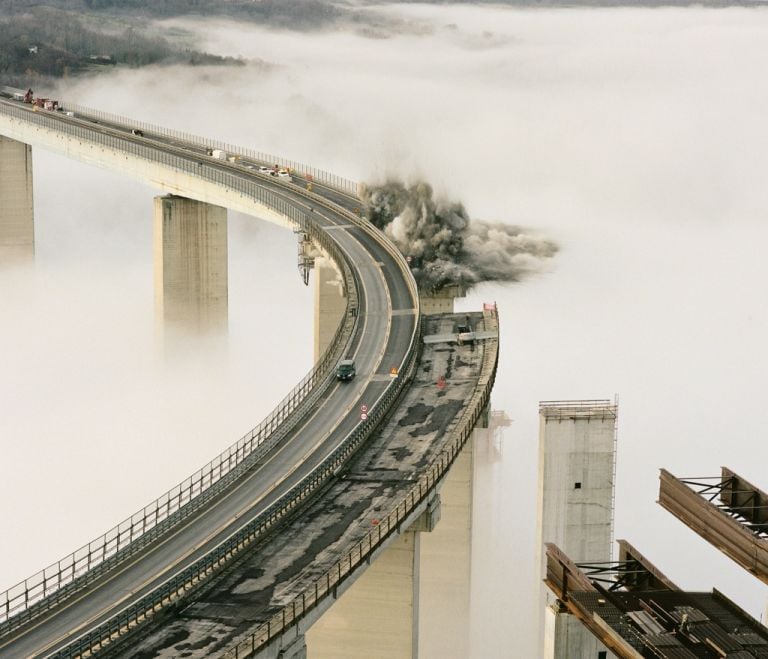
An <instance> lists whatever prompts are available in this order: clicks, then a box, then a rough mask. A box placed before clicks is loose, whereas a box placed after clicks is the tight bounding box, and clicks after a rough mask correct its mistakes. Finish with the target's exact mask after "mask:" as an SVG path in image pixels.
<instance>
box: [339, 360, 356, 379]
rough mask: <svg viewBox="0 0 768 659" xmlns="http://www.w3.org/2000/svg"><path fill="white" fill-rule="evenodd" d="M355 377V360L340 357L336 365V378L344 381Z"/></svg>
mask: <svg viewBox="0 0 768 659" xmlns="http://www.w3.org/2000/svg"><path fill="white" fill-rule="evenodd" d="M354 377H355V360H354V359H342V360H341V361H340V362H339V365H338V366H337V367H336V379H337V380H341V381H342V382H346V381H347V380H351V379H352V378H354Z"/></svg>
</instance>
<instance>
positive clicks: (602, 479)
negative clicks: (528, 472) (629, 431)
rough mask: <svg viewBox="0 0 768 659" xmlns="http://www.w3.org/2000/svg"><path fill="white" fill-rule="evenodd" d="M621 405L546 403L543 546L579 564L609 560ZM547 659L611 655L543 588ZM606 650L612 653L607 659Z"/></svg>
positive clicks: (542, 419) (542, 411)
mask: <svg viewBox="0 0 768 659" xmlns="http://www.w3.org/2000/svg"><path fill="white" fill-rule="evenodd" d="M616 418H617V406H616V405H615V404H611V403H610V401H607V400H600V401H597V400H594V401H557V402H551V403H546V402H545V403H540V405H539V493H538V504H539V505H538V517H539V518H538V547H539V549H540V555H541V558H540V566H539V570H540V576H541V579H542V580H543V578H544V574H545V569H546V568H545V559H544V551H543V546H544V543H545V542H552V543H554V544H556V545H557V546H558V547H560V549H562V550H563V551H564V552H565V553H566V555H568V557H569V558H571V559H572V560H574V561H575V562H577V563H578V562H585V561H596V562H597V561H600V562H602V561H610V560H611V545H612V535H613V496H614V473H615V472H614V467H615V464H616V462H615V460H616V451H615V448H616ZM541 597H542V606H541V609H540V610H541V611H542V618H541V619H540V620H541V627H542V629H543V648H544V649H543V653H542V656H543V657H544V658H545V659H552V658H554V659H572V658H573V657H584V658H594V659H598V657H612V656H613V655H612V654H610V653H609V652H608V651H607V650H606V649H605V647H603V645H602V644H600V643H599V642H598V641H597V639H596V638H595V637H594V636H593V635H592V634H591V633H590V632H589V631H587V629H586V628H585V627H584V626H583V625H582V624H581V622H579V621H578V620H577V619H576V618H574V617H573V616H571V615H569V614H568V613H564V612H561V611H560V607H559V605H558V602H557V600H556V598H555V597H554V595H553V594H552V592H551V591H550V590H549V589H548V588H546V587H545V586H544V585H543V584H542V586H541ZM600 653H605V654H600Z"/></svg>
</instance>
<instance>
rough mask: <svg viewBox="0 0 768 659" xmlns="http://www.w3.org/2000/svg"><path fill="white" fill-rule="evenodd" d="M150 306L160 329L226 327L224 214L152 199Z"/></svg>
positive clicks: (168, 198) (168, 199)
mask: <svg viewBox="0 0 768 659" xmlns="http://www.w3.org/2000/svg"><path fill="white" fill-rule="evenodd" d="M154 251H155V308H156V316H157V320H158V322H161V323H163V324H164V326H165V327H173V328H175V329H179V330H184V331H186V332H189V333H194V334H207V333H215V332H221V331H225V330H226V328H227V309H228V308H227V303H228V300H227V210H226V209H225V208H221V207H220V206H212V205H210V204H205V203H203V202H200V201H194V200H192V199H186V198H184V197H176V196H173V195H168V196H165V197H155V228H154Z"/></svg>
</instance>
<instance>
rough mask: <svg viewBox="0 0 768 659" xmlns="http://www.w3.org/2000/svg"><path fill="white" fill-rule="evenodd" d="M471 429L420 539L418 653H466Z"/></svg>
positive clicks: (439, 656) (430, 656) (459, 658)
mask: <svg viewBox="0 0 768 659" xmlns="http://www.w3.org/2000/svg"><path fill="white" fill-rule="evenodd" d="M474 435H475V433H473V434H472V437H470V439H469V440H468V441H467V443H466V444H465V445H464V448H463V449H462V451H461V453H459V455H458V456H457V458H456V460H455V462H454V463H453V465H452V466H451V469H450V471H449V472H448V475H447V476H446V478H445V481H444V482H443V485H442V487H441V488H440V502H441V511H440V523H439V524H438V525H437V526H436V527H435V530H434V531H433V532H432V533H429V534H427V535H424V537H423V538H422V541H421V567H420V574H421V596H420V603H421V615H420V617H419V639H420V647H419V658H420V659H444V658H445V657H456V659H465V658H466V657H468V656H469V643H470V595H471V585H472V581H471V569H472V505H473V492H474V488H473V480H474V476H473V472H474V463H475V460H474Z"/></svg>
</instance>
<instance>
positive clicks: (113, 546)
mask: <svg viewBox="0 0 768 659" xmlns="http://www.w3.org/2000/svg"><path fill="white" fill-rule="evenodd" d="M0 114H5V115H10V116H11V117H15V118H20V119H22V120H24V121H32V122H33V123H36V124H38V125H41V126H51V125H52V121H53V120H54V119H55V118H54V117H50V116H49V115H48V114H47V113H44V112H36V113H32V112H30V111H28V110H26V109H22V108H14V107H8V106H7V105H5V104H0ZM64 125H65V126H67V127H68V128H69V129H70V133H71V134H73V135H76V136H78V137H80V138H81V139H84V138H85V137H86V134H87V135H88V136H89V137H93V134H92V133H91V132H89V131H87V130H86V129H85V128H81V127H79V126H77V125H71V124H64ZM58 129H59V126H58V125H57V130H58ZM95 135H96V136H97V139H96V140H92V141H95V142H97V143H100V144H103V145H105V146H109V147H112V148H126V147H132V148H131V149H129V150H131V152H132V153H134V155H140V156H142V157H145V158H147V159H148V160H153V161H160V162H163V163H164V164H167V165H170V166H173V167H177V168H179V169H182V170H186V171H195V174H196V175H198V176H205V175H206V174H209V175H211V174H213V175H214V178H215V180H216V181H217V182H218V183H219V184H220V185H223V186H226V187H227V189H228V190H230V191H231V192H235V191H237V192H239V193H240V194H248V195H250V196H252V197H254V198H257V199H259V200H260V201H261V202H262V203H264V204H266V205H268V206H271V207H274V208H276V209H278V210H279V212H280V213H282V214H283V215H285V216H286V217H287V218H288V220H289V221H291V222H292V223H293V224H295V225H296V226H298V227H300V228H301V230H302V231H305V232H306V233H307V234H308V235H309V236H310V238H311V239H312V240H313V241H315V242H316V243H317V244H319V245H320V246H321V247H322V249H323V250H325V252H326V253H327V254H329V255H330V256H331V258H333V259H334V260H335V261H336V262H337V264H338V265H339V267H340V268H341V270H342V273H343V285H344V287H345V291H346V296H347V313H345V315H344V317H343V318H342V322H341V323H340V324H339V326H338V328H337V330H336V333H335V335H334V336H333V339H332V341H331V342H330V344H329V346H328V348H327V350H326V351H325V352H324V353H323V355H322V356H321V357H320V359H319V360H318V362H317V363H316V364H315V365H314V366H313V367H312V369H311V370H310V371H309V372H308V373H307V375H305V376H304V378H303V379H302V380H301V381H300V382H299V383H298V384H297V385H296V386H295V387H294V388H293V390H292V391H291V392H289V393H288V394H287V395H286V396H285V397H284V398H283V400H282V401H281V402H280V403H279V404H278V405H277V406H276V407H275V409H274V410H273V411H272V412H271V413H270V414H269V415H268V416H267V417H266V418H265V419H264V420H263V421H262V422H261V423H260V424H259V425H257V426H256V427H255V428H253V429H252V430H251V431H249V432H248V433H246V434H245V435H244V436H243V437H241V438H240V439H239V440H238V441H237V442H235V443H234V444H232V445H231V446H230V447H229V448H227V449H226V450H225V451H223V452H222V453H221V454H220V455H218V456H217V457H216V458H214V459H213V460H211V461H210V462H209V463H208V464H207V465H205V466H204V467H202V468H201V469H199V470H197V471H196V472H195V473H194V474H192V475H191V476H189V477H188V478H187V479H185V480H184V481H182V482H181V483H179V484H178V485H176V486H175V487H173V488H171V489H170V490H169V491H168V492H166V493H165V494H163V495H162V496H160V497H158V499H156V500H155V501H153V502H152V503H150V504H148V505H147V506H145V507H144V508H142V509H141V510H139V511H138V512H136V513H135V514H133V515H131V516H130V517H129V518H127V519H126V520H124V521H122V522H121V523H120V524H118V525H116V526H115V527H114V528H112V529H110V530H109V531H107V532H106V533H104V534H102V535H101V536H99V537H98V538H96V539H95V540H93V541H91V542H89V543H88V544H86V545H84V546H83V547H81V548H79V549H77V550H76V551H74V552H72V553H71V554H69V555H68V556H66V557H64V558H62V559H61V560H59V561H57V562H55V563H53V564H52V565H50V566H48V567H46V568H45V569H43V570H41V571H39V572H38V573H36V574H34V575H32V576H31V577H28V578H27V579H25V580H24V581H22V582H20V583H19V584H16V585H15V586H12V587H11V588H9V589H8V590H6V591H5V592H2V593H0V635H2V634H5V633H7V632H9V631H10V630H12V629H15V628H17V627H19V626H20V625H22V624H25V623H26V622H27V621H29V620H30V619H31V618H33V617H35V616H36V615H38V614H39V613H41V612H43V611H45V610H48V609H50V608H51V607H53V606H55V605H56V604H58V603H60V602H61V601H62V600H63V599H66V598H67V597H69V596H70V595H72V593H74V592H76V591H78V590H80V589H81V588H83V587H85V586H86V585H87V584H89V583H91V582H92V581H93V580H94V579H96V578H98V577H99V576H101V575H102V574H103V573H105V572H106V571H108V570H110V569H112V568H113V567H114V566H115V565H116V564H118V563H120V562H122V561H123V560H125V559H127V558H129V557H131V556H133V555H135V554H136V553H137V552H139V551H141V550H142V549H143V548H144V547H146V546H147V545H148V544H150V543H151V542H154V541H155V540H157V538H159V537H160V536H162V535H163V534H164V533H166V532H167V531H168V530H169V529H170V528H172V527H173V526H174V525H176V524H178V523H179V522H180V521H181V520H183V519H185V518H187V517H189V516H190V515H192V514H194V513H195V512H197V511H198V510H199V509H200V508H201V507H202V506H204V505H205V504H207V503H208V502H209V501H211V500H212V499H213V498H215V497H216V496H218V495H219V494H220V493H221V492H222V491H224V490H225V489H226V488H227V487H229V486H230V485H231V484H232V483H233V482H234V481H236V480H237V479H239V478H240V477H241V476H242V475H243V474H245V473H246V472H248V471H249V470H250V469H252V468H253V466H254V465H255V464H256V463H257V462H258V461H259V459H260V458H261V457H263V456H264V455H265V454H266V453H268V452H269V451H270V450H272V448H273V447H274V446H275V445H276V444H277V443H278V442H279V441H280V440H281V439H282V438H283V437H285V435H286V434H287V433H288V432H290V429H291V428H292V427H294V426H295V425H296V424H297V423H298V422H299V421H300V420H301V418H302V417H303V415H304V413H305V412H306V410H308V409H310V408H311V406H312V404H313V403H314V401H315V400H316V398H317V397H318V396H319V395H320V391H319V389H318V387H319V385H321V384H322V383H323V382H325V381H331V380H330V378H331V377H332V372H333V369H334V367H335V365H336V363H337V362H338V360H339V359H340V357H341V355H342V354H343V353H344V351H345V350H346V347H347V345H348V342H349V340H350V338H351V336H352V334H353V331H354V327H355V325H356V322H357V319H356V317H355V316H353V315H352V314H350V313H348V312H349V310H350V309H352V308H355V307H356V306H357V304H358V292H357V282H356V279H355V276H354V274H353V272H352V270H351V268H350V266H349V264H348V263H347V262H346V257H345V256H344V254H343V252H342V250H341V249H340V248H339V247H338V245H337V243H336V242H335V241H333V240H332V239H331V238H330V237H329V236H328V235H327V233H326V232H325V231H323V230H322V229H321V228H320V227H319V226H318V225H317V224H316V223H315V222H314V221H313V220H312V218H311V216H309V215H307V214H306V213H304V212H301V211H300V210H299V209H297V208H295V207H293V206H290V205H288V204H286V203H284V200H283V199H281V198H280V197H279V196H278V195H277V194H275V193H273V192H271V191H269V190H265V189H263V188H259V187H258V186H256V185H253V184H251V185H248V182H247V181H244V180H241V179H238V178H237V177H235V176H233V175H232V174H229V173H228V172H225V171H219V172H218V173H216V171H215V170H214V169H213V168H211V167H210V166H206V167H205V168H203V167H195V164H194V163H192V162H191V161H189V160H186V159H184V158H181V157H179V156H170V157H169V155H168V154H163V153H162V152H161V151H160V150H158V149H153V148H151V147H146V146H143V145H140V144H132V143H131V142H130V141H126V140H125V139H123V138H116V137H113V136H110V135H104V134H101V133H96V134H95ZM200 170H204V171H202V172H201V171H200Z"/></svg>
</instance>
